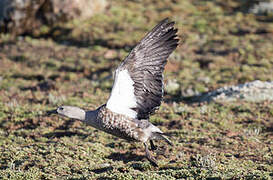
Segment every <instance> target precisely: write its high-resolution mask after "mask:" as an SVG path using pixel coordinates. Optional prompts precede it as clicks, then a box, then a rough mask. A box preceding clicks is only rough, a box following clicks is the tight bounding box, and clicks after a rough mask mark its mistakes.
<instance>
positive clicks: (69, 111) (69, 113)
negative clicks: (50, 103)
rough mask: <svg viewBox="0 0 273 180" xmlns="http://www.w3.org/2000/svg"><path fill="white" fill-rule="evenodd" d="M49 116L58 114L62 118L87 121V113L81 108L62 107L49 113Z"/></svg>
mask: <svg viewBox="0 0 273 180" xmlns="http://www.w3.org/2000/svg"><path fill="white" fill-rule="evenodd" d="M47 114H48V115H50V114H58V115H61V116H65V117H68V118H71V119H78V120H81V121H83V120H84V119H85V114H86V113H85V111H84V110H83V109H81V108H78V107H75V106H60V107H58V108H57V109H55V110H53V111H48V112H47Z"/></svg>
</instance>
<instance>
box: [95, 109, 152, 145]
mask: <svg viewBox="0 0 273 180" xmlns="http://www.w3.org/2000/svg"><path fill="white" fill-rule="evenodd" d="M97 122H98V125H99V127H98V128H99V129H101V130H103V131H105V132H107V133H109V134H112V135H115V136H118V137H120V138H123V139H126V140H129V141H141V135H142V134H143V132H142V131H143V129H141V128H140V127H139V126H140V123H138V122H137V121H136V120H134V119H132V118H130V117H127V116H124V115H122V114H118V113H115V112H112V111H111V110H109V109H107V108H106V105H102V106H101V107H100V108H98V116H97ZM147 123H148V121H147Z"/></svg>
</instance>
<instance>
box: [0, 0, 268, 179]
mask: <svg viewBox="0 0 273 180" xmlns="http://www.w3.org/2000/svg"><path fill="white" fill-rule="evenodd" d="M251 2H252V1H246V0H238V1H237V0H228V1H221V0H210V1H194V0H185V1H178V0H164V1H149V0H135V1H125V0H116V1H111V2H110V1H109V3H110V5H109V7H108V9H107V10H106V12H105V13H104V14H98V15H95V16H94V17H92V18H91V19H88V20H85V21H83V22H79V21H76V20H74V21H72V22H69V23H67V24H58V25H56V26H55V27H54V28H53V29H51V28H48V27H46V26H43V27H42V28H41V29H40V30H37V32H36V34H34V35H25V36H19V37H16V39H15V40H13V39H12V38H11V36H10V35H9V34H1V36H0V178H1V179H107V178H108V179H183V178H189V179H271V178H272V176H273V165H272V164H273V103H272V102H269V101H265V102H259V103H254V102H241V101H237V102H229V103H225V102H217V103H213V102H212V103H209V104H206V103H202V104H196V103H190V97H191V96H194V95H195V94H197V93H202V92H207V91H210V90H213V89H216V88H219V87H223V86H225V85H233V84H238V83H244V82H248V81H252V80H256V79H259V80H263V81H267V80H270V81H273V23H272V22H273V19H272V17H273V16H272V14H265V15H254V14H249V13H247V12H248V8H249V7H251V6H252V4H251ZM165 17H170V18H171V19H172V20H174V21H176V27H177V28H178V29H179V32H178V34H179V37H180V39H181V44H180V45H179V47H178V48H177V50H176V51H175V52H174V53H173V54H172V55H171V56H170V58H169V63H168V64H167V66H166V70H165V72H164V76H165V82H166V83H167V82H169V81H173V80H176V83H177V84H179V88H178V89H176V90H174V91H167V92H166V94H165V96H164V102H163V103H162V106H161V107H160V109H159V111H157V113H156V114H155V115H153V116H152V117H151V122H153V123H154V124H155V125H157V126H159V127H160V128H161V129H162V130H163V131H164V132H166V133H168V134H170V136H171V137H170V138H171V140H172V141H173V143H174V146H173V147H168V146H167V145H165V144H164V143H163V142H156V144H157V146H158V150H157V151H156V152H155V153H154V155H155V156H156V159H158V162H159V167H158V168H155V167H153V166H151V165H150V163H149V162H148V161H147V160H146V158H145V152H144V148H143V145H142V144H140V143H135V144H130V143H127V142H126V141H124V140H121V139H119V138H116V137H113V136H111V135H108V134H106V133H104V132H101V131H98V130H96V129H94V128H92V127H89V126H86V125H84V124H82V123H81V122H78V121H74V120H69V119H65V118H61V117H57V116H50V117H49V116H46V115H45V112H46V111H47V110H52V109H54V108H56V107H57V106H58V105H63V104H65V105H75V106H79V107H82V108H84V109H94V108H96V107H98V106H99V105H101V104H103V103H105V102H106V100H107V98H108V96H109V93H110V91H111V87H112V83H113V79H112V73H113V71H114V70H115V68H116V67H117V66H118V64H119V63H120V62H121V61H122V60H123V59H124V57H125V56H126V55H127V54H128V52H129V51H130V50H131V49H132V48H133V47H134V45H135V44H136V43H137V42H138V41H139V40H140V39H141V37H143V36H144V35H145V33H147V31H149V30H150V29H151V28H152V27H153V26H154V25H156V23H158V22H159V21H160V20H161V19H163V18H165Z"/></svg>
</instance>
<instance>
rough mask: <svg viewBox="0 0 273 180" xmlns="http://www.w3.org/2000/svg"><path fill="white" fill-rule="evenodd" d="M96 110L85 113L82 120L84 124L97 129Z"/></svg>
mask: <svg viewBox="0 0 273 180" xmlns="http://www.w3.org/2000/svg"><path fill="white" fill-rule="evenodd" d="M97 117H98V109H97V110H94V111H86V114H85V119H84V120H83V122H84V123H86V124H87V125H90V126H93V127H96V128H97V127H98V125H99V124H98V119H97Z"/></svg>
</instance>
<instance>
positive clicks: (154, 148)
mask: <svg viewBox="0 0 273 180" xmlns="http://www.w3.org/2000/svg"><path fill="white" fill-rule="evenodd" d="M150 144H151V150H152V151H154V150H156V149H157V147H156V146H155V144H154V142H153V140H150Z"/></svg>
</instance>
